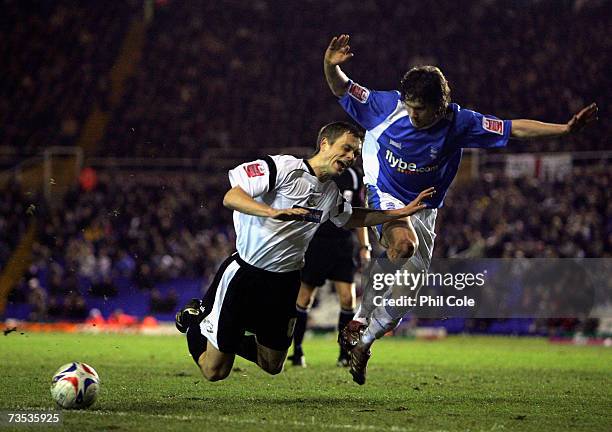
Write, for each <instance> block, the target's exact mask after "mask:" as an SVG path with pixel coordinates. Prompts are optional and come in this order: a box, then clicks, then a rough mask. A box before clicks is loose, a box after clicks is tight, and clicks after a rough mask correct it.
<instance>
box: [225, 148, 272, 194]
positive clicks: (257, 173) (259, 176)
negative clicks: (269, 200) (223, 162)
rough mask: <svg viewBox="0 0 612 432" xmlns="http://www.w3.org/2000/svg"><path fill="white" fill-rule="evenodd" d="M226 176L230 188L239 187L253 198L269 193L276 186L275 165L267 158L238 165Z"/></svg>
mask: <svg viewBox="0 0 612 432" xmlns="http://www.w3.org/2000/svg"><path fill="white" fill-rule="evenodd" d="M228 174H229V180H230V184H231V186H232V187H236V186H239V187H240V188H241V189H243V190H244V191H245V192H246V193H247V194H249V195H250V196H251V197H253V198H256V197H258V196H260V195H262V194H264V193H266V192H269V191H271V190H272V189H274V188H275V186H276V177H277V175H276V165H275V163H274V161H273V160H272V158H271V157H269V156H268V157H266V158H263V159H257V160H255V161H252V162H246V163H243V164H242V165H238V166H237V167H236V168H234V169H232V170H230V171H229V173H228Z"/></svg>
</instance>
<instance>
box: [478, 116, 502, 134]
mask: <svg viewBox="0 0 612 432" xmlns="http://www.w3.org/2000/svg"><path fill="white" fill-rule="evenodd" d="M482 127H483V129H484V130H486V131H489V132H493V133H496V134H498V135H503V134H504V122H503V120H498V119H492V118H487V117H483V118H482Z"/></svg>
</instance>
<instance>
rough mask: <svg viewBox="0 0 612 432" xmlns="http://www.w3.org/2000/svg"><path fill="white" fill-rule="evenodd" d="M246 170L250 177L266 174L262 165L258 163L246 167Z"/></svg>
mask: <svg viewBox="0 0 612 432" xmlns="http://www.w3.org/2000/svg"><path fill="white" fill-rule="evenodd" d="M244 170H245V171H246V173H247V175H248V176H249V177H259V176H262V175H264V172H263V171H262V170H261V164H259V163H257V162H255V163H252V164H250V165H247V166H245V167H244Z"/></svg>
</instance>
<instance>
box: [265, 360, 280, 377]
mask: <svg viewBox="0 0 612 432" xmlns="http://www.w3.org/2000/svg"><path fill="white" fill-rule="evenodd" d="M264 370H265V371H266V372H268V373H269V374H270V375H278V374H279V373H281V372H282V371H283V363H280V364H278V363H275V364H268V365H266V367H265V368H264Z"/></svg>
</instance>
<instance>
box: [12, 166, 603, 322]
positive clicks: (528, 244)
mask: <svg viewBox="0 0 612 432" xmlns="http://www.w3.org/2000/svg"><path fill="white" fill-rule="evenodd" d="M611 180H612V175H611V173H610V170H609V167H608V166H607V165H602V166H597V167H591V168H585V167H577V168H575V169H574V171H573V174H572V175H570V176H568V177H566V178H565V179H563V180H552V181H549V180H541V179H536V178H524V177H522V178H517V179H509V178H507V177H505V176H503V175H500V174H494V173H488V174H485V175H484V176H483V178H482V179H477V180H474V181H469V182H467V183H465V184H461V185H458V186H457V187H456V189H453V190H451V192H450V193H449V195H448V196H447V200H446V206H445V208H444V209H443V210H442V211H441V212H440V213H439V222H438V224H437V226H438V233H437V234H438V235H437V237H436V248H435V256H436V257H439V258H441V257H472V258H480V257H487V258H496V257H500V258H501V257H504V258H510V257H548V258H553V257H610V256H612V222H611V221H612V204H610V203H611V202H612V200H611V198H612V197H611V196H610V194H611V192H610V191H611V188H610V182H611ZM221 201H222V198H221V194H220V190H219V189H218V188H208V187H205V186H203V185H202V183H201V182H200V181H199V180H198V175H174V176H171V177H168V176H166V177H160V176H158V175H151V174H140V175H130V174H121V175H119V174H117V173H112V174H110V173H106V174H104V173H103V174H102V175H100V179H99V181H98V183H97V185H96V186H95V187H93V188H92V189H91V190H85V189H84V188H83V187H80V188H78V189H74V190H72V191H71V192H70V193H69V194H68V195H67V196H66V198H65V200H64V202H63V203H62V205H61V206H59V207H48V206H44V205H42V206H39V209H38V210H37V216H38V219H39V235H38V241H37V243H36V244H35V245H34V256H35V259H34V263H33V265H32V267H31V268H30V270H29V271H28V273H27V274H26V275H25V277H24V279H23V282H22V284H21V287H20V288H19V289H17V290H16V292H15V294H14V295H13V300H20V301H26V300H27V298H28V295H31V292H35V293H36V295H35V296H34V297H35V298H38V297H40V296H41V295H40V294H39V293H38V289H39V288H42V289H43V290H45V291H46V292H47V293H48V296H49V299H48V301H49V303H50V304H55V303H57V302H58V301H59V300H58V299H59V298H64V296H66V295H68V297H67V300H66V301H68V302H69V304H68V306H66V307H65V311H66V314H67V316H71V317H74V316H81V315H83V314H86V311H85V310H80V309H82V303H83V302H84V301H85V300H84V298H83V296H85V297H87V296H98V297H101V296H113V295H115V294H116V292H117V286H116V284H115V281H116V279H117V278H119V277H122V278H125V279H127V280H130V281H132V283H133V284H134V285H136V286H137V287H138V288H139V289H141V290H147V291H150V292H151V293H152V294H154V295H152V298H153V299H154V301H153V302H154V305H152V309H153V310H167V309H168V307H169V306H168V304H172V297H175V294H172V293H171V294H170V295H169V296H168V297H167V298H163V297H161V296H160V293H159V292H157V291H155V286H156V284H158V283H160V282H163V281H168V280H172V279H175V278H200V277H202V278H203V284H204V285H206V284H207V282H208V280H209V279H210V277H211V276H212V275H213V274H214V271H215V270H216V267H217V266H218V265H219V264H220V262H221V261H222V260H223V258H224V257H225V256H227V255H228V254H229V252H230V251H231V250H230V249H231V248H232V245H233V241H234V233H233V227H232V225H231V212H230V211H228V210H226V209H223V208H222V207H221ZM33 279H35V280H36V281H35V282H33V281H32V280H33ZM29 293H30V294H29ZM80 305H81V306H80ZM75 307H76V308H77V309H79V310H80V312H79V313H77V314H76V315H75V313H74V311H73V309H74V308H75Z"/></svg>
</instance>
